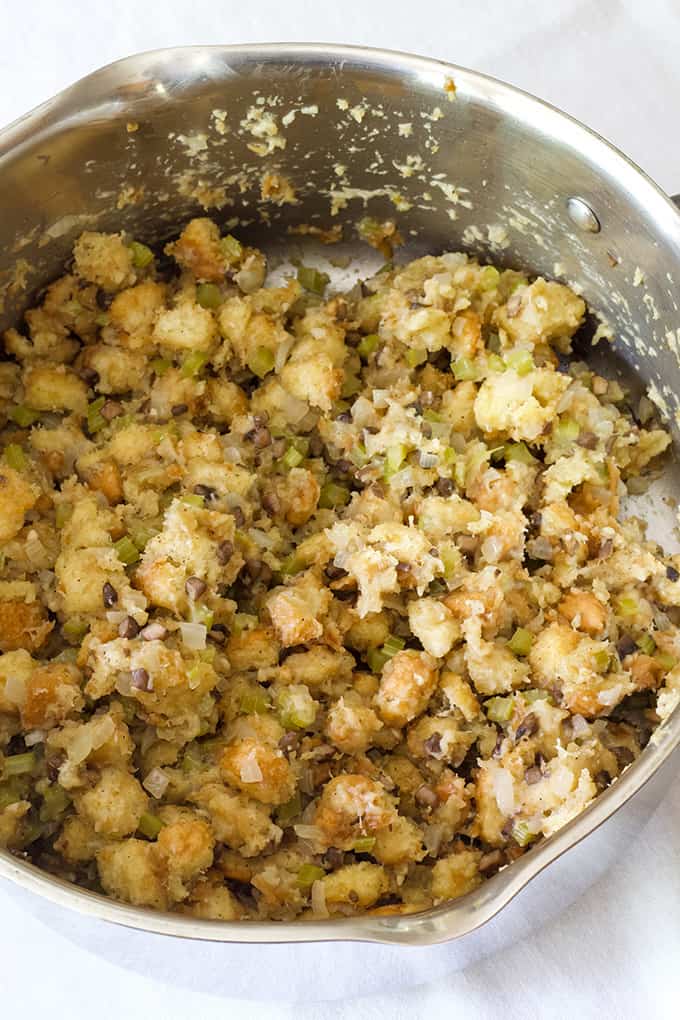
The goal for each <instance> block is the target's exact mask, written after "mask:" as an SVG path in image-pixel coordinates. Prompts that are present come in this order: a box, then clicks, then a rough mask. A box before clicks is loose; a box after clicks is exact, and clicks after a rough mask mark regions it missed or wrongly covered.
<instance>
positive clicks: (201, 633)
mask: <svg viewBox="0 0 680 1020" xmlns="http://www.w3.org/2000/svg"><path fill="white" fill-rule="evenodd" d="M179 629H180V632H181V634H182V644H183V645H185V647H186V648H190V649H191V650H192V651H194V652H197V651H200V649H202V648H205V638H206V635H207V633H208V631H207V628H206V626H205V624H203V623H180V625H179Z"/></svg>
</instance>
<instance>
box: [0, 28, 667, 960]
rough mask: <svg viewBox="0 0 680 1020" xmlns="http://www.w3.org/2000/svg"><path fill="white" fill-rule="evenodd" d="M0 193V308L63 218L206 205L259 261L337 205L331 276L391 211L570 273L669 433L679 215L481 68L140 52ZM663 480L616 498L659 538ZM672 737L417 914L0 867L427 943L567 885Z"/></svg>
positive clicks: (161, 227) (26, 135) (4, 175)
mask: <svg viewBox="0 0 680 1020" xmlns="http://www.w3.org/2000/svg"><path fill="white" fill-rule="evenodd" d="M272 174H278V175H279V176H283V177H285V178H286V179H287V181H288V182H289V184H290V185H291V187H292V189H293V193H294V203H293V204H291V203H283V204H278V203H277V202H276V201H272V200H271V198H269V199H265V200H263V199H262V189H263V187H264V190H265V192H267V191H268V190H269V191H270V190H271V187H272V184H273V185H274V188H275V193H276V179H275V178H272V177H271V176H267V175H272ZM279 194H280V192H279ZM0 196H1V197H0V201H1V203H2V210H3V215H2V219H1V220H0V328H4V327H5V326H7V325H9V324H10V323H11V322H13V321H14V320H15V319H16V318H17V316H19V315H20V314H21V312H22V310H23V309H24V308H25V307H26V306H27V305H28V304H29V303H30V301H31V298H32V296H33V295H34V294H35V292H36V290H37V289H38V288H39V287H41V286H42V285H43V284H44V283H45V282H46V281H48V280H49V279H51V278H53V277H54V276H55V275H57V274H58V273H59V272H60V270H61V268H62V266H63V263H64V260H65V259H66V258H67V257H68V254H69V251H70V247H71V245H72V243H73V240H74V238H75V237H76V236H77V235H78V233H79V232H80V231H82V230H83V229H88V228H89V229H93V228H94V229H104V230H105V229H120V228H121V227H123V228H125V229H126V230H128V231H130V232H131V233H132V234H133V235H134V236H136V237H138V238H140V239H142V240H144V241H156V240H162V239H163V238H164V237H165V236H167V235H170V234H172V233H173V231H175V230H176V227H177V225H178V224H180V223H181V222H182V221H184V220H186V219H187V218H188V217H190V216H191V215H195V214H196V213H200V212H203V211H204V210H206V209H207V212H208V214H209V215H212V216H216V217H217V218H219V219H221V220H224V221H231V222H232V224H233V226H234V227H235V228H236V229H237V230H238V231H239V234H240V235H243V234H245V235H246V236H249V237H251V238H252V239H253V240H254V241H255V242H256V243H258V244H260V245H262V246H263V247H264V248H265V249H266V250H268V252H269V253H270V255H271V256H272V260H273V261H274V262H275V261H276V260H277V259H280V258H282V257H283V256H282V253H283V251H284V249H290V245H291V243H294V244H295V245H298V246H303V247H305V248H307V247H308V241H306V240H305V239H304V238H303V237H302V236H301V235H300V234H299V233H295V234H292V235H289V234H288V233H287V232H288V230H289V228H293V229H294V230H298V229H299V227H300V225H301V224H302V225H306V226H305V229H308V228H309V227H310V226H311V227H313V228H320V229H323V230H328V229H330V228H333V227H334V226H336V225H340V227H342V231H343V241H342V243H341V244H339V245H337V246H333V248H323V246H319V245H318V244H317V245H314V244H313V243H312V244H311V247H310V250H309V251H306V252H305V258H310V257H311V258H318V259H320V260H322V259H324V258H325V260H326V262H327V260H328V257H330V258H332V259H333V261H334V263H336V265H335V266H334V267H333V268H334V272H335V275H336V279H337V280H338V282H343V281H342V277H343V270H342V269H338V267H337V263H338V262H341V261H342V260H341V258H338V256H339V255H340V256H341V255H343V254H348V253H350V254H352V256H353V257H357V256H359V255H360V256H361V258H362V259H363V262H362V265H364V267H366V268H368V267H369V264H370V262H371V259H370V258H368V259H366V258H365V246H364V245H359V244H358V241H357V233H356V224H357V221H358V220H359V219H360V218H361V217H362V216H363V215H366V214H369V215H371V216H377V217H379V218H381V219H384V218H395V219H396V220H397V223H398V226H399V229H400V231H401V233H402V235H403V237H404V240H405V242H406V243H405V246H404V247H403V248H402V249H400V253H399V257H400V259H401V258H412V257H414V256H416V255H418V254H421V253H423V252H425V251H434V252H436V251H440V250H443V249H449V250H451V249H454V250H455V249H459V248H465V249H468V250H472V251H475V252H480V253H483V254H485V255H487V256H488V257H490V258H491V259H493V260H494V261H496V262H501V263H506V264H509V265H517V266H523V267H526V268H528V269H530V270H531V271H532V272H535V273H542V274H546V275H548V276H553V277H557V278H560V279H564V280H566V281H569V282H570V283H572V284H576V285H578V287H579V288H580V290H581V292H582V293H583V296H584V297H585V298H586V300H587V301H588V303H589V304H590V306H591V308H592V309H594V310H595V311H596V312H597V313H598V315H599V316H600V317H601V319H602V321H604V322H605V323H606V324H607V325H608V327H609V329H610V330H611V335H612V337H613V338H614V339H613V341H612V342H611V343H610V342H609V341H605V342H604V343H602V344H600V345H599V346H598V348H597V349H596V350H595V352H594V354H593V356H594V357H596V358H597V359H599V362H600V368H602V366H605V370H606V371H607V373H608V374H611V373H612V372H619V373H622V374H624V375H626V377H627V379H628V381H629V382H630V381H631V380H632V381H633V382H634V385H637V386H638V387H639V389H640V392H642V390H643V389H644V387H651V393H652V395H653V398H654V399H655V400H656V402H657V403H658V404H659V406H660V408H661V409H662V411H663V413H664V414H665V415H666V416H667V418H668V421H669V425H670V426H671V428H672V430H673V433H674V438H676V439H677V432H678V427H677V422H676V421H675V413H676V411H677V408H678V400H677V396H676V394H677V393H680V314H679V311H678V295H680V290H679V289H678V284H679V283H680V215H679V214H678V212H677V211H676V209H675V207H674V206H673V204H672V202H671V201H670V200H669V199H668V198H667V196H666V195H664V194H663V193H662V192H661V191H660V190H659V189H658V188H657V187H656V186H655V185H654V184H653V183H652V181H650V180H649V178H647V177H646V176H645V175H644V174H643V173H642V171H640V170H639V169H638V168H637V167H636V166H634V165H633V164H632V163H631V162H630V161H629V160H627V159H626V157H625V156H623V155H622V154H621V153H620V152H618V151H616V150H615V149H614V148H612V147H611V146H610V145H608V144H607V143H606V142H605V141H604V140H603V139H601V138H599V137H598V136H597V135H595V134H593V133H592V132H591V131H588V130H587V129H586V128H584V127H583V126H581V125H580V124H578V123H576V122H575V121H574V120H572V119H571V118H569V117H567V116H566V115H565V114H563V113H560V112H559V111H558V110H555V109H553V108H552V107H549V106H547V105H545V104H544V103H541V102H540V101H538V100H536V99H534V98H532V97H531V96H528V95H526V94H525V93H522V92H519V91H518V90H516V89H514V88H511V87H510V86H508V85H503V84H501V83H500V82H497V81H494V80H493V79H491V78H488V77H485V76H484V75H480V74H477V73H474V72H472V71H468V70H464V69H462V68H459V67H453V66H450V65H447V64H443V63H440V62H437V61H433V60H425V59H422V58H419V57H414V56H409V55H406V54H400V53H389V52H385V51H381V50H369V49H357V48H349V47H337V46H324V45H292V44H290V45H289V44H285V45H258V46H233V47H229V46H214V47H191V48H186V49H172V50H162V51H158V52H152V53H147V54H142V55H140V56H135V57H130V58H129V59H127V60H123V61H120V62H118V63H116V64H112V65H110V66H109V67H105V68H103V69H102V70H100V71H97V72H95V73H94V74H92V75H90V76H88V77H87V78H85V79H83V80H82V81H80V82H78V83H77V84H76V85H74V86H72V87H71V88H69V89H67V90H66V91H65V92H62V93H61V94H60V95H58V96H56V97H55V98H54V99H52V100H50V101H49V102H47V103H45V104H43V106H41V107H39V108H38V109H37V110H34V111H33V112H32V113H30V114H27V115H26V116H25V117H23V118H22V119H20V120H19V121H17V122H16V123H15V124H13V125H11V126H10V127H8V128H6V129H5V130H4V131H3V132H2V133H0ZM307 236H308V237H309V235H307ZM374 264H375V260H374ZM346 275H347V274H346V273H345V274H344V276H345V277H346ZM678 492H680V482H679V480H678V475H677V472H676V470H675V468H674V467H671V468H670V469H669V471H668V472H666V474H665V477H664V480H663V482H662V483H660V484H657V485H656V486H655V487H654V488H653V489H652V490H651V492H650V493H648V494H647V495H646V496H645V497H642V498H641V502H640V503H639V505H638V506H637V507H636V512H638V513H644V514H645V515H646V516H647V517H648V519H649V520H650V534H651V537H653V538H655V539H657V540H659V541H661V542H662V543H663V544H664V545H666V547H669V546H673V547H677V542H676V541H675V539H674V535H673V528H674V525H675V509H676V504H677V494H678ZM679 744H680V710H678V711H676V712H675V713H674V715H673V716H672V717H671V718H670V719H668V720H667V721H666V723H665V724H664V725H663V726H662V727H660V729H659V730H658V731H657V732H656V733H655V734H654V736H653V738H652V741H651V742H650V744H649V745H648V747H647V748H646V749H645V751H644V752H643V754H642V755H641V757H640V759H639V760H638V761H637V762H636V763H635V764H634V765H633V766H631V767H630V768H629V769H628V771H627V772H626V773H625V774H624V775H623V776H622V778H620V779H619V780H618V781H617V782H616V783H615V784H614V785H613V786H612V787H610V788H609V789H608V790H607V791H606V792H605V793H604V794H602V796H601V797H599V798H598V800H597V801H596V802H595V803H594V804H593V805H592V806H591V807H590V808H588V809H587V810H586V811H585V812H584V813H583V814H582V815H581V816H580V817H578V818H576V819H575V820H574V821H572V822H571V823H570V824H569V825H567V826H566V827H565V828H564V829H562V830H561V831H560V832H558V833H557V834H556V835H554V836H552V837H551V838H550V839H548V840H545V841H544V842H542V843H541V844H540V845H539V846H537V847H536V848H534V849H533V850H531V851H530V852H529V853H527V854H526V855H525V856H524V857H522V858H521V859H520V860H519V861H518V862H517V863H515V864H513V865H512V867H510V868H507V869H505V870H504V871H502V872H500V873H499V874H498V875H496V876H495V877H494V878H492V879H491V880H490V881H488V882H486V883H485V884H484V885H483V886H482V887H481V888H480V889H479V890H477V891H475V892H473V893H471V894H469V895H468V896H466V897H464V898H463V899H461V900H458V901H456V902H454V903H452V904H450V905H442V906H440V907H437V908H435V909H433V910H430V911H427V912H426V913H423V914H419V915H412V916H405V917H363V918H358V919H348V920H339V921H332V922H328V921H318V922H308V923H296V924H280V923H250V922H248V923H241V924H236V923H218V922H207V921H197V920H193V919H190V918H188V917H182V916H178V915H172V914H160V913H155V912H151V911H148V910H144V909H138V908H132V907H129V906H125V905H122V904H117V903H115V902H113V901H111V900H107V899H105V898H103V897H100V896H97V895H94V894H92V893H88V892H86V891H84V890H81V889H77V888H74V887H73V886H70V885H68V884H67V883H65V882H62V881H60V880H58V879H56V878H53V877H51V876H50V875H47V874H45V873H43V872H40V871H38V870H37V869H35V868H34V867H33V866H32V865H30V864H28V863H25V862H23V861H21V860H18V859H17V858H15V857H12V856H10V855H9V854H7V853H4V852H0V875H1V876H4V877H6V878H10V879H13V880H14V881H15V882H17V883H19V884H20V885H22V886H24V887H25V888H27V889H30V890H33V891H34V892H37V893H38V894H40V895H41V896H44V897H47V898H48V899H51V900H53V901H54V902H57V903H60V904H63V905H64V906H68V907H72V908H74V909H77V910H80V911H83V912H85V913H88V914H91V915H93V916H96V917H100V918H105V919H107V920H110V921H115V922H118V923H121V924H125V925H129V926H132V927H135V928H140V929H146V930H148V931H155V932H161V933H165V934H173V935H179V936H184V937H189V938H199V939H215V940H220V941H224V942H234V941H242V942H268V941H271V942H274V941H313V940H321V939H324V940H326V939H355V940H367V941H378V942H380V941H382V942H392V943H403V944H410V945H425V944H428V943H435V942H442V941H445V940H447V939H452V938H456V937H459V936H462V935H465V934H466V933H468V932H471V931H472V930H473V929H475V928H478V927H479V926H480V925H482V924H483V923H484V922H485V921H487V920H488V919H489V918H491V917H492V916H493V915H495V914H496V913H497V912H498V911H499V910H501V908H502V907H504V906H505V905H506V904H507V903H509V901H510V900H511V899H512V898H513V897H514V896H515V895H516V894H517V893H518V892H519V891H520V890H521V889H522V888H523V887H524V886H526V885H527V883H528V882H529V881H530V880H531V879H532V878H534V877H535V876H537V875H538V874H539V872H542V871H543V869H545V868H546V867H547V866H548V865H550V867H549V868H548V871H547V872H546V874H545V875H543V876H541V878H540V879H539V880H538V882H537V885H538V886H539V887H541V888H540V893H541V895H540V896H539V897H538V898H537V897H536V896H532V895H529V896H525V898H524V899H525V901H526V904H527V910H529V911H530V912H533V913H530V914H529V917H528V920H529V923H531V918H532V917H534V916H535V918H536V919H537V920H538V919H539V918H540V915H541V912H542V907H541V897H542V898H543V903H546V902H549V901H550V897H551V895H553V894H554V892H555V890H557V889H560V890H561V891H562V892H563V891H564V888H565V886H568V885H569V883H573V884H574V888H576V887H577V886H578V885H579V883H580V885H581V887H582V886H583V883H584V881H585V880H586V876H592V875H594V874H596V873H597V872H598V871H601V870H602V869H603V868H604V867H606V866H607V864H608V862H609V861H610V860H611V858H612V856H613V855H615V854H616V852H617V851H618V850H621V849H623V848H624V847H625V846H626V844H627V843H628V841H629V840H630V838H631V833H632V832H633V831H634V830H635V828H636V827H637V826H639V825H640V824H641V822H642V820H643V819H644V817H646V815H647V814H648V813H649V811H650V810H651V808H652V806H653V805H654V804H655V803H657V802H658V799H659V797H660V796H661V794H662V792H663V789H664V788H665V786H666V785H667V784H668V782H669V781H670V779H671V778H672V776H673V774H674V772H675V771H677V765H678V753H676V754H675V755H674V754H673V752H674V751H676V750H677V748H678V745H679ZM650 780H653V781H652V782H651V783H649V781H650ZM648 783H649V785H647V786H646V789H645V790H644V791H643V792H640V791H642V788H643V787H644V786H645V784H648ZM615 813H616V816H615V817H612V816H614V815H615ZM607 820H609V821H608V824H607V827H606V838H605V839H603V838H602V831H603V830H600V831H599V832H598V833H597V834H594V835H593V836H592V837H591V838H589V839H588V840H587V841H586V843H585V844H584V845H581V846H578V847H577V844H580V843H581V841H582V840H583V839H584V837H586V836H588V835H589V834H590V833H593V832H594V830H596V829H598V827H599V826H601V825H602V823H603V822H605V821H607ZM567 851H568V852H567ZM558 859H559V860H558ZM551 890H552V892H551ZM512 913H513V912H511V914H512ZM514 913H515V914H516V913H517V912H516V911H515V912H514ZM525 920H526V918H525Z"/></svg>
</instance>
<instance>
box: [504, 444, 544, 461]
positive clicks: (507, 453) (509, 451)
mask: <svg viewBox="0 0 680 1020" xmlns="http://www.w3.org/2000/svg"><path fill="white" fill-rule="evenodd" d="M503 456H504V457H505V461H506V463H508V461H512V460H515V461H519V463H520V464H536V458H535V457H534V456H533V455H532V454H531V453H530V451H529V447H528V446H527V445H526V443H506V444H505V447H504V449H503Z"/></svg>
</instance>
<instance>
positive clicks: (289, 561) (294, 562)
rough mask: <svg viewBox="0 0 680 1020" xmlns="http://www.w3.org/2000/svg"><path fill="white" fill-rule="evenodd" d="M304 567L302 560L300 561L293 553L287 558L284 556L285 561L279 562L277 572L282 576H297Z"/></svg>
mask: <svg viewBox="0 0 680 1020" xmlns="http://www.w3.org/2000/svg"><path fill="white" fill-rule="evenodd" d="M304 567H305V564H304V563H303V562H302V560H300V558H299V557H298V556H297V555H296V554H295V553H291V554H290V555H289V556H286V557H285V559H283V560H281V565H280V567H279V571H280V573H282V574H299V573H300V571H301V570H303V569H304Z"/></svg>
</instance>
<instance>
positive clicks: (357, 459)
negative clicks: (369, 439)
mask: <svg viewBox="0 0 680 1020" xmlns="http://www.w3.org/2000/svg"><path fill="white" fill-rule="evenodd" d="M349 459H350V460H351V461H352V463H353V464H354V466H355V467H365V465H366V464H368V462H369V460H370V459H371V458H370V457H369V456H368V454H367V453H366V447H365V446H364V444H363V443H357V444H356V446H353V447H352V449H351V450H350V453H349Z"/></svg>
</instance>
